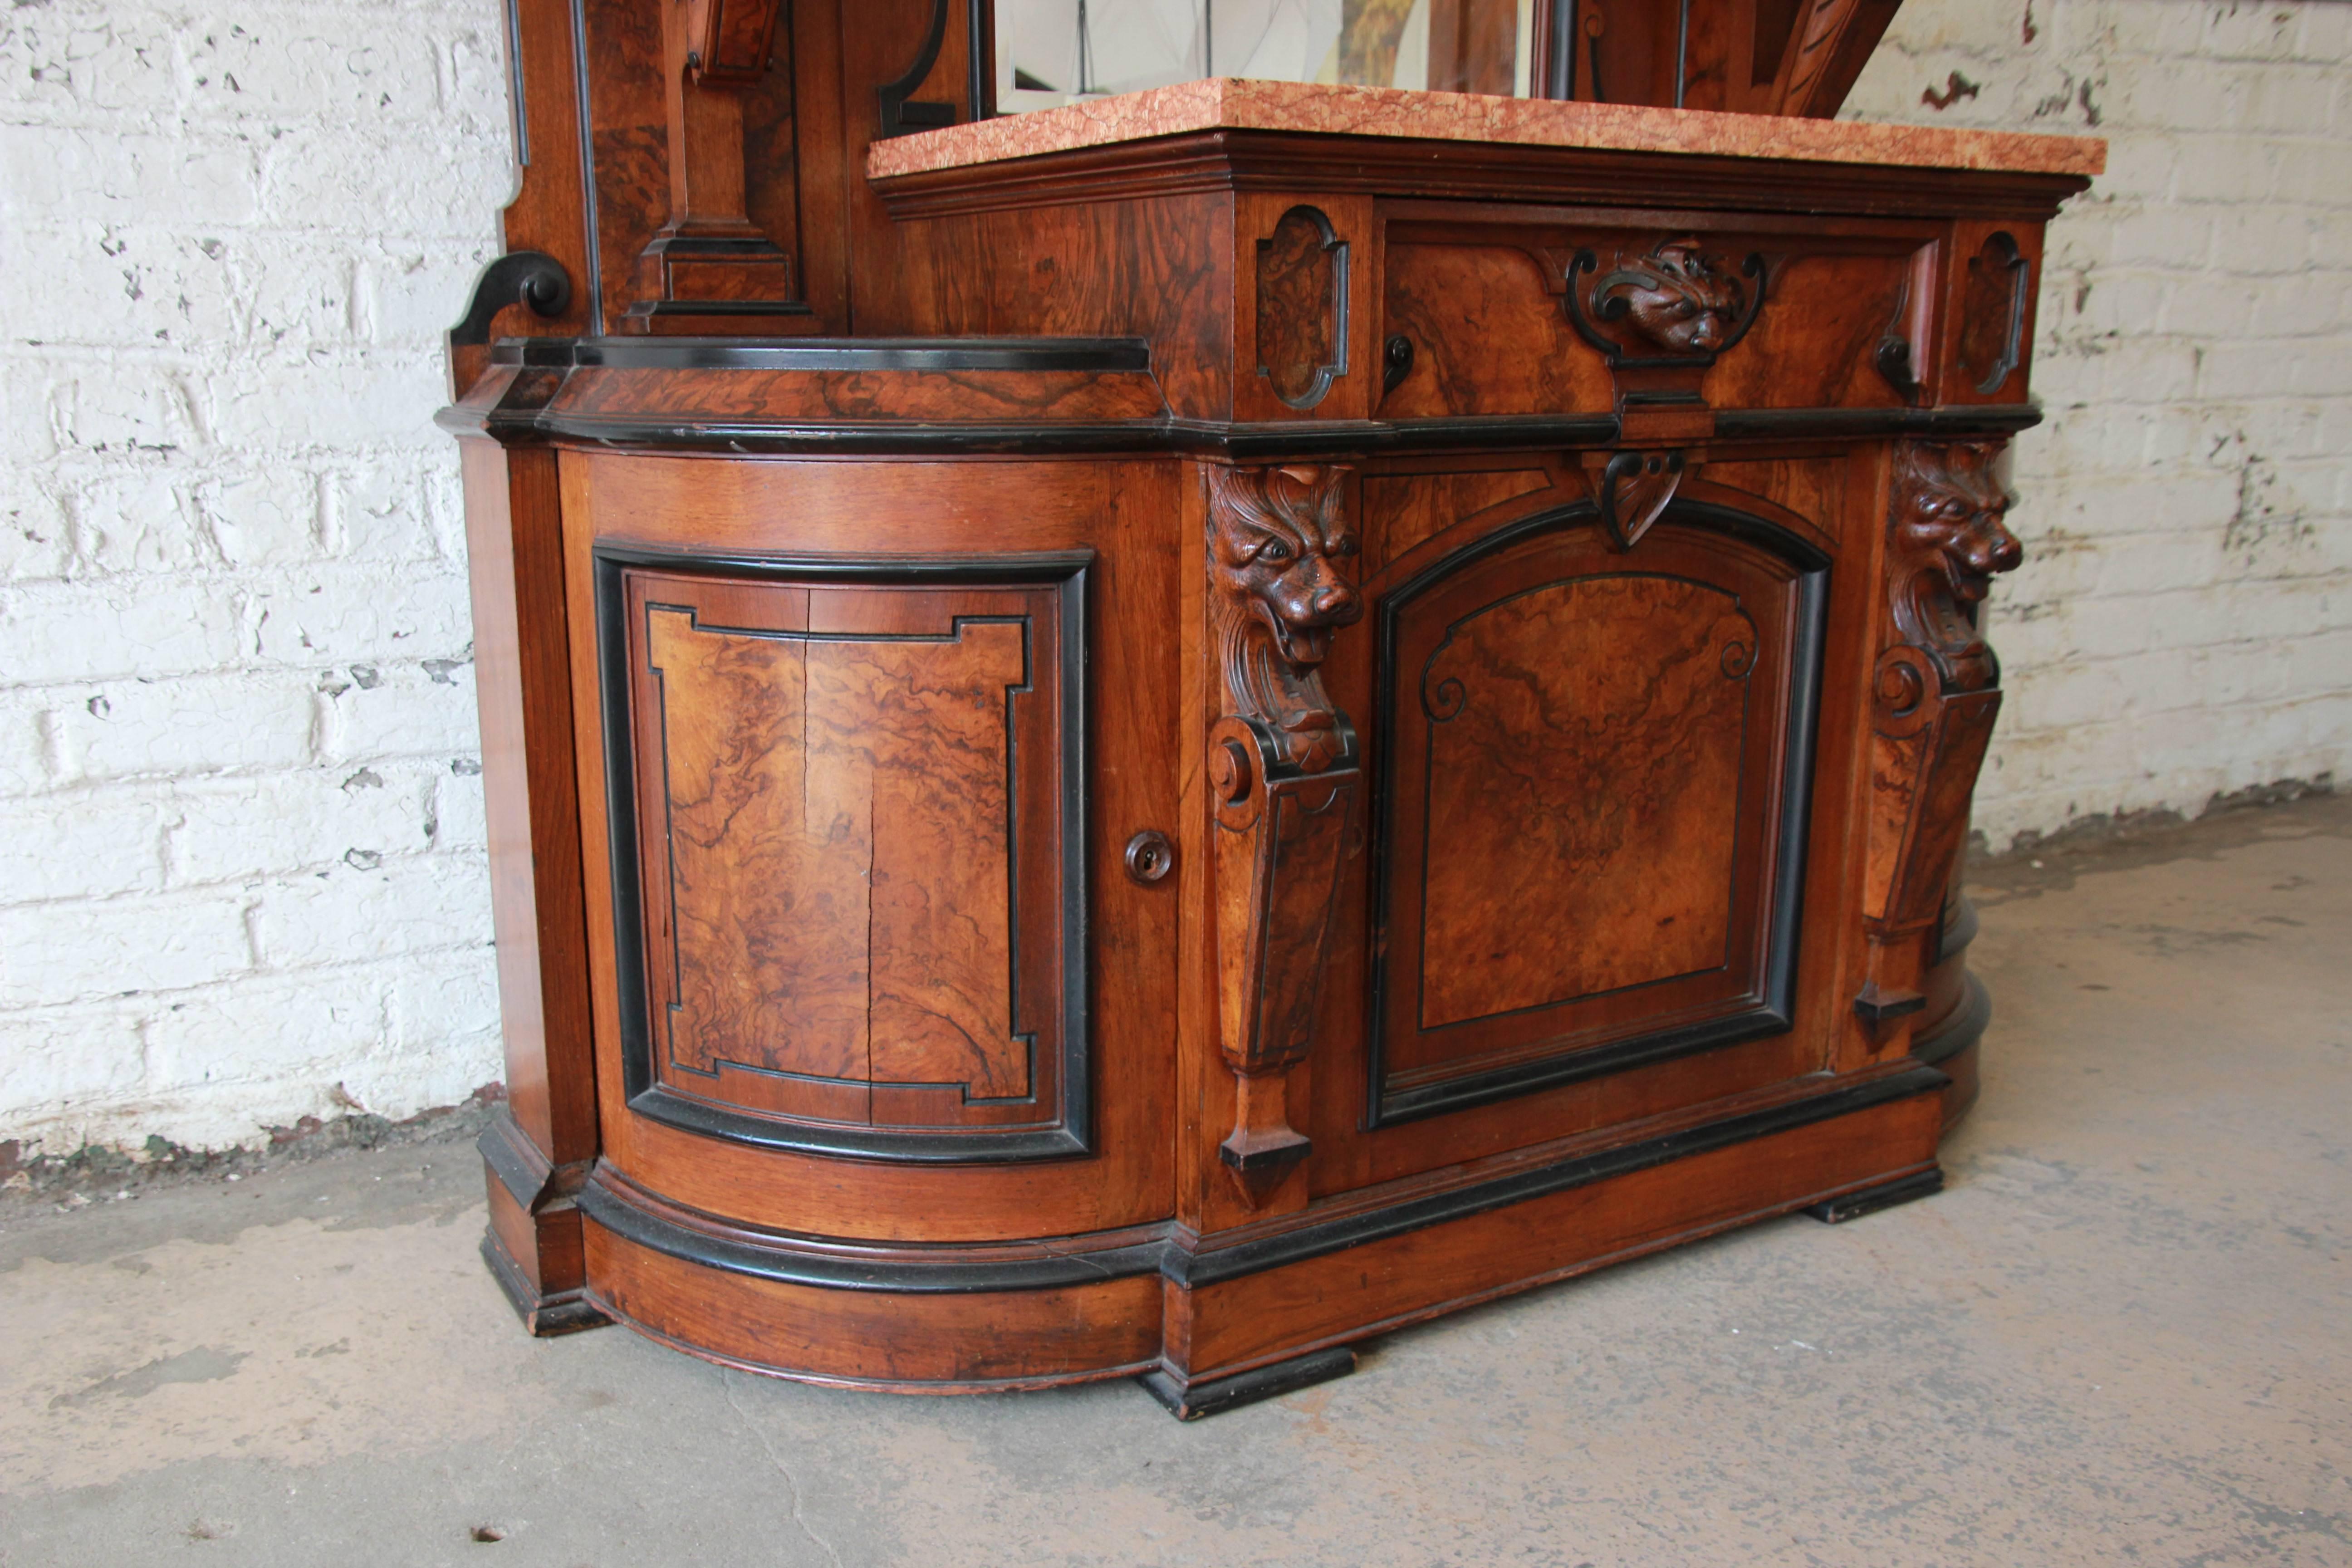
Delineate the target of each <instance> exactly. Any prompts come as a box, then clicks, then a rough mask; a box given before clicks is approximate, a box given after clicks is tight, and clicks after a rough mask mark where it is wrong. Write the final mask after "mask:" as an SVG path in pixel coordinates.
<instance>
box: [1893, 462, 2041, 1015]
mask: <svg viewBox="0 0 2352 1568" xmlns="http://www.w3.org/2000/svg"><path fill="white" fill-rule="evenodd" d="M2000 449H2001V444H2000V442H1998V441H1951V442H1929V441H1917V442H1906V443H1904V444H1902V445H1900V446H1898V447H1896V448H1895V485H1894V492H1893V500H1892V503H1891V507H1890V511H1889V515H1888V518H1887V537H1886V551H1887V560H1886V584H1887V616H1886V621H1885V626H1886V633H1885V640H1884V643H1883V645H1882V651H1881V652H1880V654H1879V656H1878V663H1877V667H1876V670H1875V673H1874V678H1873V686H1872V693H1871V697H1872V731H1873V733H1872V737H1871V759H1872V777H1871V788H1872V800H1871V806H1870V851H1869V858H1868V861H1867V868H1868V869H1867V882H1866V885H1865V887H1864V899H1863V913H1864V921H1865V924H1866V926H1867V929H1868V931H1869V933H1870V939H1871V950H1870V972H1869V974H1868V976H1867V978H1866V981H1865V983H1864V986H1863V989H1862V992H1861V994H1859V995H1857V996H1856V997H1855V998H1854V1008H1855V1011H1857V1012H1858V1013H1859V1014H1861V1016H1862V1017H1863V1018H1864V1021H1865V1022H1866V1023H1868V1024H1870V1025H1871V1026H1873V1027H1874V1028H1886V1027H1888V1026H1897V1025H1899V1024H1900V1020H1903V1019H1905V1018H1907V1017H1908V1016H1910V1015H1912V1014H1914V1013H1916V1012H1918V1011H1919V1010H1920V1008H1921V1007H1922V1006H1924V1005H1925V998H1924V997H1923V996H1922V995H1921V994H1920V992H1919V988H1918V980H1919V972H1920V963H1921V946H1922V943H1921V941H1920V939H1921V937H1922V936H1923V934H1924V933H1925V932H1926V931H1927V930H1928V929H1929V928H1930V927H1931V926H1933V925H1934V924H1935V922H1936V920H1937V915H1938V913H1939V912H1940V910H1942V907H1943V900H1944V889H1945V882H1946V880H1947V879H1948V877H1949V875H1950V872H1951V867H1952V862H1953V860H1954V858H1956V857H1957V856H1958V854H1959V853H1960V849H1961V838H1962V836H1963V835H1965V834H1966V833H1967V831H1968V822H1969V797H1970V795H1973V794H1974V792H1975V789H1976V782H1977V773H1978V772H1979V769H1981V768H1982V767H1983V765H1984V758H1985V749H1986V746H1987V745H1988V743H1989V742H1990V741H1991V738H1992V725H1993V719H1994V717H1995V716H1996V715H1997V714H1998V713H1999V712H2000V662H1999V661H1998V660H1997V659H1995V658H1994V657H1993V652H1992V649H1991V648H1990V647H1989V646H1987V644H1986V642H1985V640H1984V638H1983V637H1981V636H1979V633H1978V629H1977V606H1978V605H1980V604H1981V603H1982V602H1983V600H1984V596H1985V593H1986V590H1987V589H1988V588H1989V587H1990V585H1991V582H1992V579H1993V577H1994V576H1995V575H1996V574H2000V573H2002V572H2008V571H2012V570H2014V569H2015V568H2016V567H2017V565H2018V563H2020V562H2021V561H2022V560H2023V559H2024V551H2023V549H2022V547H2021V546H2020V545H2019V543H2018V542H2017V538H2016V536H2015V535H2014V534H2012V533H2011V532H2010V531H2009V529H2008V527H2007V526H2006V524H2005V523H2004V521H2003V518H2004V516H2005V514H2006V513H2007V512H2008V510H2009V504H2010V500H2009V496H2008V495H2007V493H2006V492H2005V491H2004V490H2003V489H2002V488H2001V485H2000V480H1999V479H1998V478H1997V477H1996V475H1995V473H1994V465H1995V463H1996V462H1997V460H1998V459H1999V458H2000ZM1901 1026H1902V1027H1904V1028H1907V1027H1908V1026H1907V1025H1901ZM1882 1043H1885V1044H1889V1045H1891V1044H1893V1042H1891V1041H1885V1042H1882Z"/></svg>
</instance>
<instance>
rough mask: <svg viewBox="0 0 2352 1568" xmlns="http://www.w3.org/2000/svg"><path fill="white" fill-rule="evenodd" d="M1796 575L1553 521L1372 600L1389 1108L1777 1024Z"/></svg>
mask: <svg viewBox="0 0 2352 1568" xmlns="http://www.w3.org/2000/svg"><path fill="white" fill-rule="evenodd" d="M1668 515H1669V518H1670V519H1671V518H1672V517H1673V515H1674V514H1673V513H1671V512H1670V513H1669V514H1668ZM1513 535H1516V537H1513ZM1461 556H1467V557H1469V559H1467V560H1462V559H1460V557H1461ZM1808 576H1809V574H1806V573H1805V572H1803V571H1801V569H1800V567H1799V566H1798V564H1797V563H1793V562H1791V561H1790V560H1787V559H1784V558H1782V557H1780V556H1778V555H1775V554H1773V553H1771V552H1768V551H1766V550H1764V549H1762V548H1759V547H1758V546H1757V545H1754V544H1751V543H1749V542H1746V541H1745V540H1742V539H1738V538H1734V537H1730V536H1728V535H1727V534H1724V533H1718V532H1716V531H1712V530H1709V529H1707V528H1705V527H1700V526H1694V525H1693V523H1692V522H1691V521H1682V522H1675V521H1662V522H1660V523H1659V524H1658V525H1657V526H1655V527H1654V528H1653V529H1651V530H1650V531H1648V532H1647V533H1645V534H1644V535H1643V537H1642V538H1641V540H1640V541H1639V542H1638V543H1637V544H1635V545H1634V546H1633V548H1632V549H1631V550H1629V551H1624V552H1619V551H1617V550H1613V549H1612V548H1610V546H1609V545H1608V544H1607V543H1606V542H1605V541H1604V537H1603V535H1602V534H1601V531H1600V530H1598V529H1596V528H1593V527H1592V526H1591V523H1590V521H1589V520H1586V519H1577V520H1575V521H1570V520H1565V519H1559V518H1552V519H1538V520H1535V521H1532V522H1531V523H1529V524H1527V525H1522V526H1520V527H1519V528H1517V529H1516V530H1507V531H1505V532H1504V535H1503V536H1502V538H1500V539H1499V540H1490V541H1486V542H1482V543H1481V544H1480V545H1477V546H1474V547H1472V548H1470V549H1468V550H1465V551H1463V552H1459V555H1458V556H1457V558H1456V559H1455V561H1454V562H1448V563H1439V564H1438V565H1437V566H1436V567H1434V568H1433V569H1432V570H1431V571H1430V572H1428V573H1427V574H1424V575H1423V580H1422V582H1421V583H1419V584H1406V585H1405V586H1404V587H1402V588H1401V589H1400V590H1399V591H1398V592H1397V593H1395V594H1392V595H1390V596H1389V597H1388V599H1387V600H1386V601H1385V603H1384V605H1383V617H1382V618H1383V631H1384V635H1383V637H1382V647H1383V650H1384V652H1386V654H1387V655H1388V661H1387V669H1386V676H1385V679H1386V682H1387V693H1386V698H1385V700H1384V702H1383V704H1382V715H1383V723H1382V726H1381V733H1382V734H1383V736H1384V737H1385V743H1386V746H1387V748H1388V752H1389V756H1388V761H1387V764H1386V768H1385V772H1384V777H1385V781H1386V788H1385V791H1384V794H1385V798H1386V802H1387V807H1386V820H1385V824H1384V846H1383V849H1384V856H1383V862H1382V864H1383V871H1382V875H1381V889H1380V891H1381V900H1382V916H1381V933H1380V940H1379V941H1378V942H1377V943H1376V945H1375V951H1376V952H1380V953H1381V955H1382V958H1381V963H1380V965H1379V970H1378V974H1377V977H1376V981H1375V984H1376V989H1377V992H1378V1001H1379V1007H1380V1013H1381V1025H1380V1027H1379V1031H1378V1033H1379V1047H1380V1050H1381V1065H1380V1068H1379V1083H1378V1092H1379V1094H1380V1097H1381V1105H1382V1109H1383V1110H1384V1111H1386V1112H1388V1113H1391V1114H1402V1113H1406V1112H1408V1111H1411V1110H1417V1109H1435V1108H1438V1106H1439V1105H1441V1104H1443V1103H1448V1102H1451V1098H1452V1097H1451V1094H1450V1091H1449V1089H1448V1087H1447V1086H1453V1087H1454V1088H1459V1087H1461V1086H1462V1085H1463V1084H1464V1083H1465V1081H1466V1080H1471V1079H1477V1080H1480V1081H1481V1082H1482V1083H1483V1084H1484V1085H1485V1086H1486V1088H1488V1089H1504V1088H1505V1087H1506V1086H1507V1079H1508V1078H1509V1077H1510V1076H1511V1075H1512V1073H1513V1072H1514V1071H1515V1070H1516V1071H1517V1073H1519V1074H1522V1075H1528V1074H1531V1075H1532V1076H1531V1078H1530V1082H1531V1084H1532V1083H1540V1082H1549V1081H1556V1079H1557V1076H1558V1074H1559V1072H1560V1071H1561V1070H1563V1069H1564V1068H1567V1063H1566V1062H1565V1060H1564V1058H1570V1057H1573V1056H1576V1055H1578V1054H1579V1053H1584V1052H1590V1051H1592V1050H1593V1049H1595V1048H1596V1047H1610V1046H1616V1047H1623V1046H1625V1045H1626V1044H1628V1043H1629V1042H1635V1041H1643V1040H1646V1041H1649V1042H1651V1044H1652V1045H1653V1046H1654V1047H1659V1048H1660V1049H1667V1050H1678V1049H1685V1048H1698V1047H1701V1046H1704V1045H1706V1044H1719V1043H1723V1042H1724V1041H1725V1040H1727V1039H1729V1038H1736V1037H1743V1036H1744V1035H1745V1034H1753V1033H1755V1032H1758V1030H1759V1029H1763V1028H1769V1027H1785V1026H1786V1023H1787V1016H1786V1012H1787V1002H1786V999H1785V998H1786V987H1787V972H1788V969H1789V964H1790V957H1791V955H1790V952H1788V951H1787V950H1788V948H1789V947H1790V945H1791V944H1792V942H1793V932H1792V931H1791V930H1789V929H1776V928H1786V927H1788V926H1789V925H1790V922H1791V921H1793V919H1794V911H1793V909H1792V908H1790V907H1788V893H1787V889H1786V888H1785V885H1784V884H1782V882H1781V880H1780V877H1779V871H1780V868H1782V867H1783V866H1784V865H1786V864H1787V863H1788V862H1789V861H1790V859H1791V858H1793V856H1794V853H1795V850H1794V848H1793V847H1792V845H1791V843H1790V839H1789V837H1788V833H1787V829H1789V828H1790V826H1792V825H1793V819H1792V817H1791V816H1790V813H1791V812H1792V810H1793V811H1799V812H1801V803H1791V802H1790V799H1789V795H1790V775H1789V769H1788V767H1787V765H1786V764H1787V763H1788V761H1789V759H1790V747H1791V746H1800V747H1803V746H1809V745H1810V738H1809V736H1806V735H1804V734H1801V733H1799V734H1794V735H1792V734H1791V733H1790V731H1791V728H1792V726H1791V716H1792V715H1797V716H1799V717H1800V718H1801V716H1802V715H1803V714H1804V713H1806V712H1809V711H1810V700H1809V691H1800V690H1799V689H1798V688H1800V687H1801V686H1809V683H1810V681H1811V679H1812V678H1811V674H1810V671H1811V664H1812V660H1813V659H1814V658H1815V657H1816V654H1815V651H1814V649H1813V647H1812V644H1813V642H1814V640H1815V639H1816V638H1817V637H1818V635H1819V634H1818V626H1819V615H1820V609H1819V604H1818V601H1816V602H1814V603H1811V604H1807V603H1804V602H1803V601H1805V600H1806V598H1807V596H1808V595H1807V594H1806V591H1805V590H1806V586H1807V581H1808ZM1812 581H1813V582H1814V583H1815V584H1817V583H1818V579H1817V578H1813V579H1812ZM1798 728H1801V724H1800V725H1799V726H1798ZM1776 949H1778V950H1779V951H1776ZM1740 1020H1744V1022H1739V1021H1740ZM1727 1026H1728V1027H1727ZM1669 1042H1671V1044H1670V1043H1669ZM1611 1056H1612V1064H1613V1065H1617V1066H1623V1065H1629V1064H1627V1063H1626V1062H1624V1061H1622V1060H1617V1059H1616V1054H1615V1053H1613V1052H1612V1053H1611ZM1638 1059H1649V1057H1648V1055H1647V1054H1644V1055H1643V1057H1641V1058H1638ZM1594 1065H1595V1066H1596V1067H1598V1066H1599V1065H1600V1064H1599V1063H1597V1062H1596V1063H1595V1064H1594ZM1570 1070H1572V1069H1570ZM1497 1074H1501V1075H1503V1076H1502V1077H1500V1078H1498V1077H1497V1076H1496V1075H1497Z"/></svg>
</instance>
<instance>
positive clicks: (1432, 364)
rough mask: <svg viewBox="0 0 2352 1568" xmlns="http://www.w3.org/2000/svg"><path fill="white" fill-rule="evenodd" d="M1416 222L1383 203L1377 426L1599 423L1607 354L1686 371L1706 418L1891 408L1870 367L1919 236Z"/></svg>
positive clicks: (1607, 389) (1423, 213)
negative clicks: (1384, 367) (1711, 410)
mask: <svg viewBox="0 0 2352 1568" xmlns="http://www.w3.org/2000/svg"><path fill="white" fill-rule="evenodd" d="M1434 205H1435V204H1425V203H1416V204H1397V205H1396V206H1395V208H1394V209H1393V211H1394V214H1395V216H1392V217H1391V221H1390V222H1389V224H1388V226H1387V229H1386V233H1387V237H1388V249H1387V253H1386V256H1385V258H1384V270H1383V274H1382V290H1383V303H1382V309H1383V321H1382V326H1381V331H1382V333H1383V334H1384V336H1391V337H1393V336H1402V337H1403V338H1404V339H1406V340H1407V341H1408V342H1410V343H1411V344H1412V358H1411V369H1410V370H1408V371H1407V373H1406V374H1405V375H1404V376H1403V378H1402V380H1401V381H1400V382H1398V384H1396V386H1395V387H1394V388H1393V389H1392V390H1391V392H1390V393H1389V394H1388V395H1387V397H1386V398H1385V399H1384V400H1383V402H1382V403H1381V414H1382V415H1383V416H1386V417H1390V418H1401V417H1408V416H1463V415H1479V414H1507V413H1518V412H1528V411H1532V410H1545V411H1555V412H1561V413H1567V412H1574V411H1587V412H1590V411H1593V410H1600V409H1606V408H1608V407H1610V406H1611V405H1612V399H1613V397H1614V395H1615V394H1616V392H1617V391H1618V390H1619V388H1618V387H1617V385H1616V384H1615V382H1614V381H1613V380H1612V376H1611V374H1609V368H1608V366H1609V357H1608V356H1609V354H1610V353H1615V354H1617V355H1619V356H1621V357H1622V358H1625V359H1627V360H1630V361H1633V362H1636V363H1641V364H1643V365H1644V366H1648V367H1652V368H1654V367H1656V366H1661V365H1672V364H1674V363H1676V362H1677V361H1687V362H1688V363H1689V368H1690V371H1691V373H1692V376H1693V381H1692V386H1693V387H1694V388H1696V389H1699V390H1703V392H1704V395H1705V397H1706V402H1707V403H1708V404H1709V405H1713V406H1715V407H1717V408H1789V407H1832V406H1846V407H1853V406H1873V405H1877V406H1887V405H1895V404H1899V403H1900V402H1902V401H1903V394H1902V392H1901V390H1900V389H1899V388H1897V387H1896V386H1895V384H1893V383H1891V382H1889V381H1888V380H1887V378H1886V377H1885V374H1883V373H1882V372H1881V371H1880V370H1879V368H1878V363H1877V353H1878V348H1879V344H1880V343H1881V342H1882V341H1883V340H1885V338H1887V337H1888V336H1889V334H1890V333H1892V334H1895V336H1897V337H1900V336H1901V335H1902V334H1903V333H1904V332H1906V331H1908V330H1909V323H1910V317H1911V307H1912V304H1913V298H1912V274H1913V272H1914V269H1915V267H1914V255H1915V253H1916V250H1917V249H1918V247H1919V246H1921V245H1923V244H1925V243H1927V239H1928V237H1929V233H1928V231H1927V230H1926V229H1924V228H1921V229H1918V230H1917V231H1916V233H1907V234H1903V235H1899V236H1897V235H1885V236H1867V237H1865V236H1860V235H1854V234H1849V233H1844V232H1841V231H1840V227H1839V226H1832V225H1826V224H1825V225H1820V226H1812V227H1811V228H1810V229H1788V230H1778V231H1776V230H1756V231H1748V232H1741V233H1729V232H1710V231H1707V230H1706V229H1704V228H1692V229H1688V230H1685V231H1677V230H1675V229H1671V228H1640V229H1636V228H1619V227H1616V226H1582V225H1571V224H1548V223H1547V224H1538V223H1527V224H1523V225H1517V226H1506V225H1501V224H1486V223H1480V222H1477V221H1475V216H1474V215H1466V214H1465V218H1464V219H1456V220H1453V221H1446V220H1443V219H1435V220H1433V218H1432V217H1431V216H1428V215H1429V214H1430V213H1431V210H1432V208H1433V206H1434ZM1465 220H1466V221H1465ZM1759 294H1760V298H1759ZM1579 318H1581V321H1580V320H1579ZM1588 335H1589V336H1590V337H1592V338H1597V339H1599V340H1601V342H1591V341H1587V338H1588ZM1602 342H1605V343H1606V344H1608V345H1609V347H1608V349H1607V350H1603V349H1602V348H1601V343H1602ZM1716 353H1721V354H1722V356H1723V357H1722V358H1721V360H1720V362H1719V363H1718V362H1717V361H1716V360H1715V359H1714V358H1713V357H1712V356H1713V355H1714V354H1716ZM1701 378H1703V379H1701Z"/></svg>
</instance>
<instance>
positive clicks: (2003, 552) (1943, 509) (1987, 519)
mask: <svg viewBox="0 0 2352 1568" xmlns="http://www.w3.org/2000/svg"><path fill="white" fill-rule="evenodd" d="M1999 457H2000V446H1999V445H1998V444H1997V443H1994V442H1989V441H1955V442H1948V443H1943V442H1938V443H1928V442H1906V443H1905V444H1904V445H1902V446H1900V447H1897V448H1896V451H1895V502H1894V515H1893V517H1892V518H1891V519H1890V520H1889V529H1888V535H1887V555H1888V562H1887V569H1888V575H1889V581H1890V584H1891V587H1892V590H1893V595H1894V609H1895V629H1896V630H1897V631H1898V632H1900V633H1901V634H1902V637H1903V638H1904V640H1905V641H1906V642H1908V643H1911V644H1913V645H1915V646H1916V647H1919V648H1922V649H1924V650H1925V651H1926V652H1927V655H1928V657H1929V658H1932V659H1933V660H1934V661H1935V664H1936V668H1937V672H1938V673H1939V674H1941V675H1942V677H1943V679H1944V684H1945V686H1946V688H1947V689H1950V690H1961V691H1972V690H1979V689H1983V688H1985V687H1989V686H1990V685H1992V684H1993V683H1994V682H1995V681H1996V680H1997V679H1999V678H2000V668H1999V666H1998V665H1996V664H1995V663H1994V661H1993V657H1992V650H1991V649H1990V648H1989V647H1986V646H1985V643H1984V639H1983V638H1982V637H1979V636H1978V635H1977V622H1976V606H1977V605H1978V604H1979V603H1980V602H1981V601H1982V600H1983V598H1984V596H1985V592H1986V590H1987V589H1988V588H1990V586H1991V585H1992V579H1993V578H1994V576H1995V575H1997V574H2000V573H2002V572H2010V571H2014V570H2015V569H2016V568H2017V566H2018V564H2019V563H2021V562H2022V561H2023V560H2024V559H2025V547H2024V546H2023V545H2021V544H2020V543H2018V542H2017V536H2016V535H2015V534H2013V533H2011V532H2010V531H2009V529H2008V527H2007V525H2006V524H2005V523H2004V522H2003V521H2002V519H2003V517H2004V515H2005V514H2006V513H2007V512H2008V510H2009V501H2010V498H2009V495H2008V493H2007V492H2006V491H2005V490H2003V489H2001V486H2000V480H1999V479H1996V478H1995V477H1994V474H1993V464H1994V462H1995V460H1996V459H1997V458H1999Z"/></svg>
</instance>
